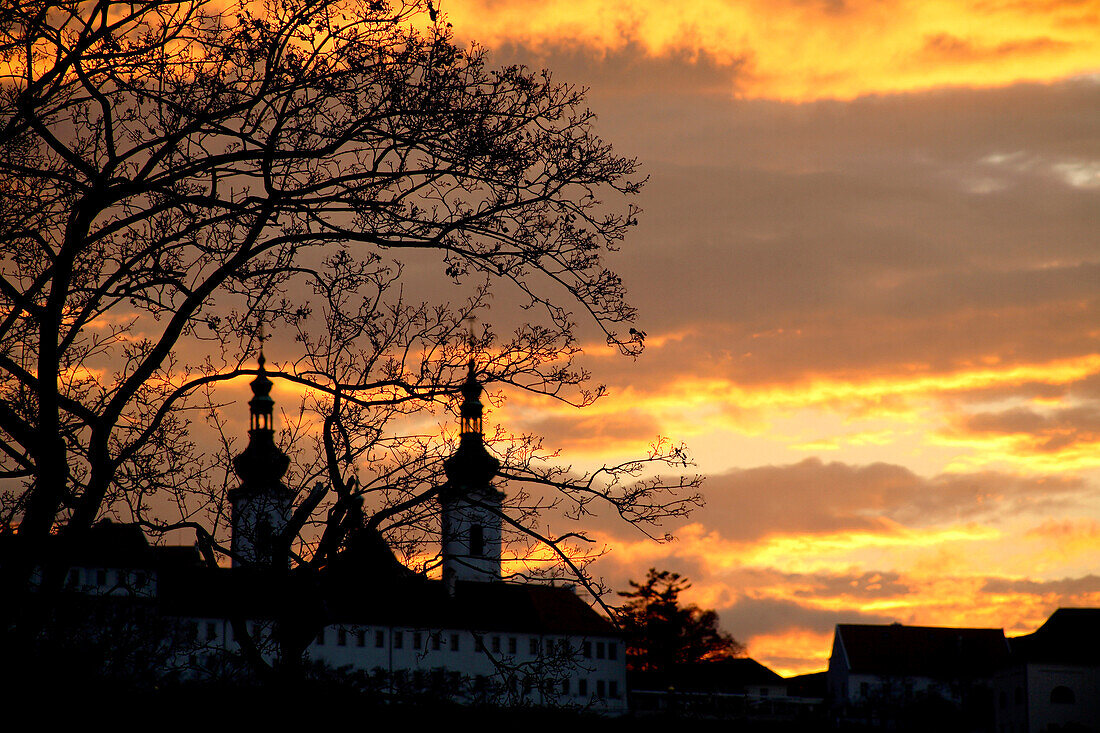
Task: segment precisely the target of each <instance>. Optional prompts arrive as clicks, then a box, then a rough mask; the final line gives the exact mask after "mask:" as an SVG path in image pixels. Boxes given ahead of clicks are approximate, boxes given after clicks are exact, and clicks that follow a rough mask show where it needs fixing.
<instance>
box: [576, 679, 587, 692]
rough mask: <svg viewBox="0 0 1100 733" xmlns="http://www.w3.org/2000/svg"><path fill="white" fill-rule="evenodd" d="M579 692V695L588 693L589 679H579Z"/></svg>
mask: <svg viewBox="0 0 1100 733" xmlns="http://www.w3.org/2000/svg"><path fill="white" fill-rule="evenodd" d="M577 694H578V695H587V694H588V680H579V681H578V682H577Z"/></svg>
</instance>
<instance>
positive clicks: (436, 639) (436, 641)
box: [432, 631, 442, 651]
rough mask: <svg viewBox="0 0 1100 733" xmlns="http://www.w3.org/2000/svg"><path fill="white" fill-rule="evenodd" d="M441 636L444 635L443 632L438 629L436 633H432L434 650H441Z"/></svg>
mask: <svg viewBox="0 0 1100 733" xmlns="http://www.w3.org/2000/svg"><path fill="white" fill-rule="evenodd" d="M440 636H442V634H440V633H439V632H438V631H437V632H435V633H434V634H432V650H433V651H439V647H440V646H441V643H440V638H439V637H440Z"/></svg>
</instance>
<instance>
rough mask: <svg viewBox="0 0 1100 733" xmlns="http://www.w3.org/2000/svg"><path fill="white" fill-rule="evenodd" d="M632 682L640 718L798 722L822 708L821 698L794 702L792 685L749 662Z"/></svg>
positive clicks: (683, 668)
mask: <svg viewBox="0 0 1100 733" xmlns="http://www.w3.org/2000/svg"><path fill="white" fill-rule="evenodd" d="M629 679H630V691H631V692H630V697H631V709H632V710H633V711H634V712H635V713H638V714H646V713H667V712H676V713H677V714H680V715H684V716H687V717H699V718H730V719H749V720H773V719H774V720H793V719H795V718H798V717H805V716H808V715H810V714H811V713H812V712H813V711H814V710H815V709H816V706H818V705H819V704H820V699H818V700H816V701H815V700H809V699H806V698H804V697H801V696H794V697H792V696H791V695H790V694H789V691H788V680H786V679H784V678H783V677H780V676H779V675H778V674H776V673H775V672H773V671H772V670H770V669H768V668H767V667H765V666H764V665H763V664H760V663H759V662H757V661H756V660H754V659H749V658H747V657H745V658H735V659H721V660H714V661H707V662H696V663H693V664H677V665H674V666H673V667H672V668H671V669H668V670H664V671H660V672H656V671H654V672H633V673H631V674H630V675H629ZM815 703H816V704H817V705H815Z"/></svg>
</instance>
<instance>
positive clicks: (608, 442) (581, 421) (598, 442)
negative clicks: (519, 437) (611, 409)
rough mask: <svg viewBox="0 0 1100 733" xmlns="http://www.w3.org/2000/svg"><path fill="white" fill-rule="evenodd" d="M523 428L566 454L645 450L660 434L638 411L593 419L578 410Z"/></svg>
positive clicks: (653, 422) (655, 424) (653, 421)
mask: <svg viewBox="0 0 1100 733" xmlns="http://www.w3.org/2000/svg"><path fill="white" fill-rule="evenodd" d="M515 427H517V428H518V427H521V426H519V425H516V426H515ZM522 427H523V428H524V429H525V430H529V431H531V432H533V433H535V434H537V435H540V436H542V437H543V438H545V439H546V445H548V446H553V447H555V448H559V447H560V448H564V449H567V450H568V449H570V448H589V449H591V448H593V447H595V448H599V449H600V450H609V449H612V448H613V447H614V446H616V445H621V444H623V443H626V444H629V445H638V446H641V447H643V448H644V447H645V445H646V444H647V443H649V442H651V441H653V440H654V439H655V438H656V437H657V436H658V435H659V434H660V433H661V426H660V424H659V423H658V422H657V420H656V419H654V417H653V416H652V415H650V414H648V413H645V412H642V411H640V410H625V411H623V412H621V413H618V414H614V415H600V414H597V415H592V414H587V413H585V411H584V410H578V411H577V413H576V414H574V415H556V416H551V417H543V418H538V419H536V420H533V421H530V422H526V423H524V424H523V425H522Z"/></svg>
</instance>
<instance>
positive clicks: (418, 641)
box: [413, 631, 424, 651]
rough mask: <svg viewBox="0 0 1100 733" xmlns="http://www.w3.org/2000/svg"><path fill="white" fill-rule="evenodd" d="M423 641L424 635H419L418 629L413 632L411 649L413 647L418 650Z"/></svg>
mask: <svg viewBox="0 0 1100 733" xmlns="http://www.w3.org/2000/svg"><path fill="white" fill-rule="evenodd" d="M423 643H424V637H423V636H422V635H421V633H420V632H419V631H417V632H415V633H414V634H413V649H415V650H417V651H420V647H421V646H422V645H423Z"/></svg>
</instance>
